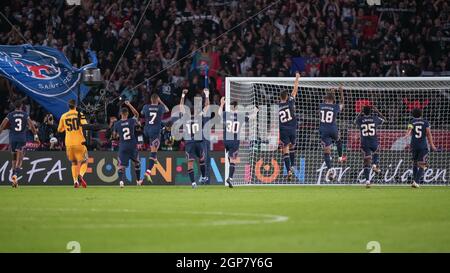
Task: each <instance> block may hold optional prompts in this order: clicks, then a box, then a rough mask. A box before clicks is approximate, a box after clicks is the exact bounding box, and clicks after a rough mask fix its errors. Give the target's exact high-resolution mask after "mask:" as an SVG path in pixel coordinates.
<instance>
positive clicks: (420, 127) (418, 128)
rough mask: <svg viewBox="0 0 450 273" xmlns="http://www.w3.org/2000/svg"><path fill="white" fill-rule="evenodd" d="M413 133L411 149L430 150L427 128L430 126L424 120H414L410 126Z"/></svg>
mask: <svg viewBox="0 0 450 273" xmlns="http://www.w3.org/2000/svg"><path fill="white" fill-rule="evenodd" d="M408 128H410V129H412V132H411V148H412V149H414V150H425V149H428V142H427V128H430V124H429V123H428V121H427V120H425V119H423V118H413V119H412V120H411V122H410V123H409V125H408Z"/></svg>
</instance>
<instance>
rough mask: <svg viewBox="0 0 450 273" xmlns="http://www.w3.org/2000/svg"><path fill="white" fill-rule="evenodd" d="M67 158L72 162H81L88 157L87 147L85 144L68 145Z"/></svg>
mask: <svg viewBox="0 0 450 273" xmlns="http://www.w3.org/2000/svg"><path fill="white" fill-rule="evenodd" d="M66 155H67V158H68V159H69V160H70V161H72V162H75V161H76V162H81V161H86V160H87V159H88V152H87V148H86V146H84V145H73V146H67V147H66Z"/></svg>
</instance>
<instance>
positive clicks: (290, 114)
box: [278, 96, 297, 129]
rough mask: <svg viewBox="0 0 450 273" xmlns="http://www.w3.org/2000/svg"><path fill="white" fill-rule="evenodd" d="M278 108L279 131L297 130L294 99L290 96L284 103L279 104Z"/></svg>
mask: <svg viewBox="0 0 450 273" xmlns="http://www.w3.org/2000/svg"><path fill="white" fill-rule="evenodd" d="M278 107H279V108H278V115H279V122H280V129H297V118H296V116H295V99H294V97H292V96H290V97H289V99H288V100H287V101H286V102H280V103H279V104H278Z"/></svg>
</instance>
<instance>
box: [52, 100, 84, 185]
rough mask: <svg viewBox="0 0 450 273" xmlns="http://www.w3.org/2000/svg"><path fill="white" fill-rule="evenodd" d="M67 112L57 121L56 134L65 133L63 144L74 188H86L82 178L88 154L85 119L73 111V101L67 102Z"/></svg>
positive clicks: (74, 103)
mask: <svg viewBox="0 0 450 273" xmlns="http://www.w3.org/2000/svg"><path fill="white" fill-rule="evenodd" d="M68 103H69V111H68V112H66V113H64V114H63V115H62V116H61V119H60V120H59V126H58V132H59V133H63V132H66V138H65V144H66V154H67V158H68V159H69V160H70V161H71V162H72V177H73V183H74V187H75V188H78V187H79V186H80V183H81V186H82V187H83V188H86V187H87V184H86V181H85V180H84V178H83V176H84V174H85V173H86V170H87V160H88V153H87V148H86V146H85V145H84V144H85V141H86V140H85V138H84V135H83V125H87V121H86V117H85V116H84V114H82V113H78V111H77V110H76V109H75V107H76V102H75V100H69V101H68Z"/></svg>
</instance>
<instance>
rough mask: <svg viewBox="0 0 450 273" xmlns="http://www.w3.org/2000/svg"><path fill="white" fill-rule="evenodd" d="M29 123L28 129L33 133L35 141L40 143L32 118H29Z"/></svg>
mask: <svg viewBox="0 0 450 273" xmlns="http://www.w3.org/2000/svg"><path fill="white" fill-rule="evenodd" d="M27 123H28V128H30V130H31V132H32V133H33V137H34V141H36V142H38V141H39V137H38V134H37V130H36V127H35V126H34V124H33V121H32V120H31V118H30V117H28V120H27Z"/></svg>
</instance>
